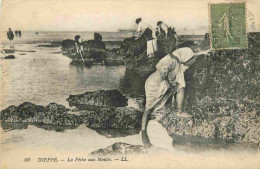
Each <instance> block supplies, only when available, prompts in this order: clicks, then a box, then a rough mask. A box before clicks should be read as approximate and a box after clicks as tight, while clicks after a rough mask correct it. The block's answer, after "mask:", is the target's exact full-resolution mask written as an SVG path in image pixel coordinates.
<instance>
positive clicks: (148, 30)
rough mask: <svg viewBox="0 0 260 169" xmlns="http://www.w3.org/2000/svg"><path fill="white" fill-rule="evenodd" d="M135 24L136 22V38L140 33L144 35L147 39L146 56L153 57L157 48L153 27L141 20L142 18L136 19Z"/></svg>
mask: <svg viewBox="0 0 260 169" xmlns="http://www.w3.org/2000/svg"><path fill="white" fill-rule="evenodd" d="M135 22H136V24H138V28H137V32H136V33H135V36H136V38H137V39H138V38H140V37H141V36H142V35H144V36H145V39H146V41H147V56H148V57H153V56H154V53H155V52H156V51H157V50H158V48H157V38H156V35H155V33H156V31H155V29H154V28H153V27H152V26H151V25H149V24H147V23H145V22H143V21H142V18H137V19H136V21H135Z"/></svg>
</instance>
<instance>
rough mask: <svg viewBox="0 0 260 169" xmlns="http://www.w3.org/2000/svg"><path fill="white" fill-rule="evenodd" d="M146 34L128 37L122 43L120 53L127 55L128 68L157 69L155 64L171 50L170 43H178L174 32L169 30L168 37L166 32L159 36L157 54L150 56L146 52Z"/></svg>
mask: <svg viewBox="0 0 260 169" xmlns="http://www.w3.org/2000/svg"><path fill="white" fill-rule="evenodd" d="M146 39H147V38H146V37H145V34H143V35H142V36H141V37H140V38H138V39H137V40H135V38H134V37H132V38H127V39H125V40H124V42H123V44H122V45H121V50H120V54H121V55H124V56H125V62H126V69H127V70H136V71H138V70H140V71H142V70H143V69H146V70H155V65H156V64H157V63H158V61H159V60H160V59H161V58H162V57H164V56H165V55H166V54H167V53H168V52H169V51H168V50H169V44H170V42H171V43H176V38H175V36H174V34H173V33H172V32H169V35H168V38H166V36H165V35H164V34H159V35H158V36H157V45H158V51H157V52H155V56H154V57H151V58H149V57H148V56H147V54H146V52H147V51H146V49H147V41H146Z"/></svg>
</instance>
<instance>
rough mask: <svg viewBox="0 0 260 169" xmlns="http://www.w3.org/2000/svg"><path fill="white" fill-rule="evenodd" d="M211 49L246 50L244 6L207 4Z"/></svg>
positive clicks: (239, 4) (243, 4) (236, 4)
mask: <svg viewBox="0 0 260 169" xmlns="http://www.w3.org/2000/svg"><path fill="white" fill-rule="evenodd" d="M209 15H210V16H209V17H210V37H211V38H210V39H211V40H210V44H211V48H212V49H242V48H247V33H246V4H245V3H220V4H209Z"/></svg>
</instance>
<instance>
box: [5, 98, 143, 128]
mask: <svg viewBox="0 0 260 169" xmlns="http://www.w3.org/2000/svg"><path fill="white" fill-rule="evenodd" d="M68 111H69V109H67V108H66V107H65V106H63V105H59V104H56V103H50V104H49V105H47V106H46V107H43V106H39V105H35V104H32V103H29V102H25V103H23V104H21V105H20V106H18V107H16V106H9V107H8V108H6V109H4V110H2V111H1V123H33V124H34V125H36V126H43V125H44V124H45V125H47V124H49V125H53V126H46V128H47V129H48V128H49V129H50V128H55V126H54V125H56V126H72V128H75V127H77V126H79V125H80V124H83V123H84V124H85V125H86V126H87V127H89V128H92V129H138V128H140V126H141V118H142V113H141V112H140V111H138V110H136V109H134V108H127V107H110V108H108V107H107V108H100V107H96V108H95V109H93V111H81V113H82V115H74V114H69V113H68ZM36 123H37V124H38V123H39V124H41V125H39V124H38V125H37V124H36Z"/></svg>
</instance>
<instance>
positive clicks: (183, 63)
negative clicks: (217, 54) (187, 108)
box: [136, 18, 209, 146]
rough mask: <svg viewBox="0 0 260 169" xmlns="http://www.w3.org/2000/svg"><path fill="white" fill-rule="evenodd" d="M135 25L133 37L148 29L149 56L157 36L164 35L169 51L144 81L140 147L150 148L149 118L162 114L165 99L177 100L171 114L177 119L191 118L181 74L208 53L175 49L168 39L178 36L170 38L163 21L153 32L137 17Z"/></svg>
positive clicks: (154, 47)
mask: <svg viewBox="0 0 260 169" xmlns="http://www.w3.org/2000/svg"><path fill="white" fill-rule="evenodd" d="M136 23H137V24H138V29H137V32H136V38H139V37H140V36H141V35H142V34H145V32H147V31H149V30H150V36H147V35H146V40H147V55H148V57H152V56H153V55H154V52H156V51H157V42H156V40H157V38H156V34H158V33H163V34H165V37H166V39H169V41H167V46H168V49H167V51H166V52H167V54H166V56H164V57H163V58H162V59H161V60H160V61H159V62H158V63H157V65H156V71H155V72H154V73H153V74H151V75H150V76H149V77H148V79H147V80H146V82H145V96H146V105H145V112H144V114H143V117H142V130H141V135H142V141H143V144H144V145H146V146H151V143H150V140H149V137H148V135H147V125H148V121H149V117H150V115H151V114H152V113H155V114H157V113H158V114H160V112H165V110H166V109H165V108H166V102H167V101H168V99H170V98H172V103H174V101H175V100H176V102H177V111H176V112H173V113H176V116H177V117H178V118H191V117H192V116H191V115H190V114H188V113H186V112H184V110H183V103H184V97H185V93H184V92H185V90H184V89H185V86H186V83H185V79H184V72H185V71H186V70H187V69H188V68H189V67H190V66H191V65H192V64H194V63H195V62H196V60H197V59H198V58H199V57H200V56H203V55H205V54H207V53H208V52H209V51H203V52H198V53H194V52H193V50H192V49H191V48H188V47H183V48H179V49H176V48H177V46H176V41H175V42H174V43H173V42H172V41H174V38H173V39H172V38H170V36H175V40H176V39H177V35H176V33H175V34H173V35H172V34H169V27H168V26H167V25H166V24H165V23H163V22H162V21H159V22H158V23H157V28H156V30H155V29H153V28H152V27H151V26H150V25H148V24H145V23H144V22H142V19H141V18H138V19H137V20H136ZM175 96H176V97H175Z"/></svg>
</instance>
